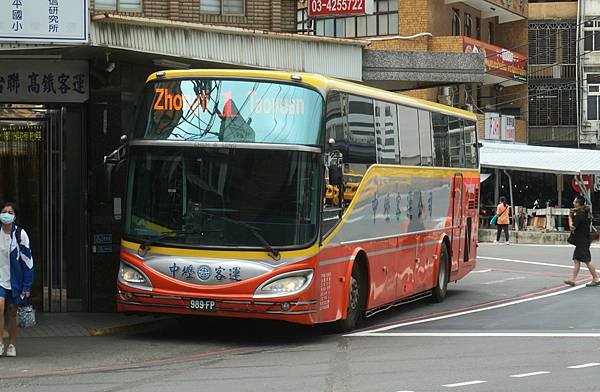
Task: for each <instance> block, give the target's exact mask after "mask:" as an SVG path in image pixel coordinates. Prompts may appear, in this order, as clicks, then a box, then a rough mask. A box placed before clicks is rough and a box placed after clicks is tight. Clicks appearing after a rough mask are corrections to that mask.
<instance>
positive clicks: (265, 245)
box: [194, 210, 281, 261]
mask: <svg viewBox="0 0 600 392" xmlns="http://www.w3.org/2000/svg"><path fill="white" fill-rule="evenodd" d="M194 212H199V213H200V214H202V215H205V216H210V217H214V218H219V219H222V220H224V221H225V222H229V223H233V224H236V225H240V226H242V227H245V228H246V229H248V231H250V232H251V233H252V235H254V237H255V238H256V239H257V240H258V242H260V244H261V245H262V246H263V248H264V249H265V250H267V252H268V253H269V256H271V258H272V259H273V260H275V261H278V260H280V259H281V254H280V253H279V251H278V250H277V249H275V248H273V246H272V245H271V244H269V242H268V241H267V240H265V238H264V237H263V236H262V235H261V234H260V233H259V232H258V229H257V228H256V227H254V226H252V225H250V224H248V223H246V222H242V221H238V220H235V219H231V218H228V217H226V216H221V215H215V214H211V213H209V212H205V211H199V210H196V211H194Z"/></svg>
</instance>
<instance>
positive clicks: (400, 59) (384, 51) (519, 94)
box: [297, 0, 528, 142]
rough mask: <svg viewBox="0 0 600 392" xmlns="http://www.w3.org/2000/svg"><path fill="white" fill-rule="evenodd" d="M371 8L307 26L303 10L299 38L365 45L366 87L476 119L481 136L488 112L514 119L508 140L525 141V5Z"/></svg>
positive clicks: (425, 1)
mask: <svg viewBox="0 0 600 392" xmlns="http://www.w3.org/2000/svg"><path fill="white" fill-rule="evenodd" d="M374 4H375V6H374V9H375V12H374V14H373V15H367V16H352V17H344V18H325V19H313V20H311V19H310V18H308V13H307V10H306V4H305V3H301V5H299V8H298V18H297V20H298V31H299V32H300V33H302V34H312V35H322V36H331V37H339V38H354V37H358V38H361V39H366V40H368V41H370V44H369V46H368V47H367V50H365V54H364V61H363V62H364V67H363V79H364V82H365V83H367V84H371V85H374V86H377V87H381V88H386V89H388V90H394V91H403V92H405V93H408V94H410V95H414V96H417V97H419V98H424V99H428V100H432V101H437V102H440V103H444V104H448V105H452V106H456V107H460V108H463V109H467V110H471V111H473V112H476V113H478V114H479V115H480V117H481V127H480V129H481V130H484V129H485V128H486V124H485V113H486V112H494V113H497V114H498V116H499V118H501V117H502V116H505V117H514V119H515V121H514V123H515V124H514V127H515V131H514V133H515V134H514V136H513V137H512V138H510V139H511V140H516V141H521V142H525V141H526V140H527V121H526V119H527V112H528V100H527V99H523V97H525V96H526V95H527V80H526V69H527V56H526V55H525V54H524V53H527V39H528V37H527V27H528V26H527V18H528V3H527V1H523V0H521V1H513V0H510V1H509V0H465V1H458V0H414V1H405V0H398V1H396V0H391V1H388V0H379V1H378V0H375V1H374ZM487 127H488V128H489V124H487ZM483 136H485V135H483ZM492 137H494V136H492ZM498 137H500V135H498Z"/></svg>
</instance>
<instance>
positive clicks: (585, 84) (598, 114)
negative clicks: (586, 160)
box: [577, 0, 600, 148]
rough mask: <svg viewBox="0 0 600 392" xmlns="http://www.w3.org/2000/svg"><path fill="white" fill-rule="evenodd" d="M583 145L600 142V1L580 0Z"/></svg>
mask: <svg viewBox="0 0 600 392" xmlns="http://www.w3.org/2000/svg"><path fill="white" fill-rule="evenodd" d="M577 21H578V30H579V37H580V40H578V45H577V46H578V53H579V55H578V67H577V70H578V78H579V80H578V93H579V97H580V99H579V102H578V103H579V108H580V110H579V113H580V118H579V144H580V146H581V147H584V148H597V147H598V144H599V143H600V137H599V132H600V111H599V104H600V2H598V1H594V0H580V1H579V8H578V15H577Z"/></svg>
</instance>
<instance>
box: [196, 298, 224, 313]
mask: <svg viewBox="0 0 600 392" xmlns="http://www.w3.org/2000/svg"><path fill="white" fill-rule="evenodd" d="M190 309H191V310H197V311H199V312H216V310H217V303H216V302H215V301H214V300H212V299H190Z"/></svg>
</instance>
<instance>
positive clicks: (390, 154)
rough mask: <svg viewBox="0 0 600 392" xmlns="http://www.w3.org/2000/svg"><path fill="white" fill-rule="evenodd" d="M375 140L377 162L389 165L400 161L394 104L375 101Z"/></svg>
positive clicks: (396, 115) (396, 116) (396, 114)
mask: <svg viewBox="0 0 600 392" xmlns="http://www.w3.org/2000/svg"><path fill="white" fill-rule="evenodd" d="M375 140H376V142H377V163H381V164H390V165H393V164H398V163H400V146H399V144H398V143H399V140H398V113H397V111H396V105H394V104H391V103H387V102H381V101H375Z"/></svg>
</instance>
